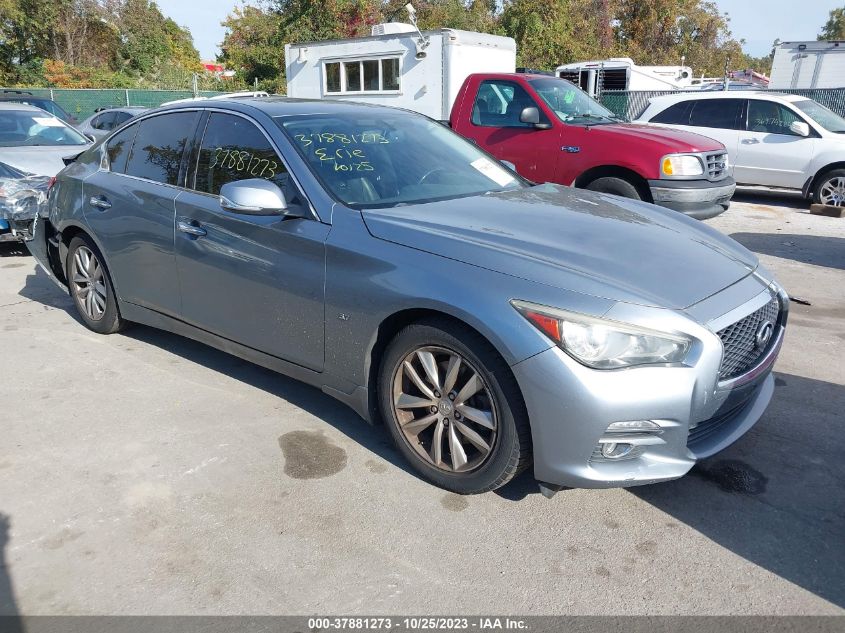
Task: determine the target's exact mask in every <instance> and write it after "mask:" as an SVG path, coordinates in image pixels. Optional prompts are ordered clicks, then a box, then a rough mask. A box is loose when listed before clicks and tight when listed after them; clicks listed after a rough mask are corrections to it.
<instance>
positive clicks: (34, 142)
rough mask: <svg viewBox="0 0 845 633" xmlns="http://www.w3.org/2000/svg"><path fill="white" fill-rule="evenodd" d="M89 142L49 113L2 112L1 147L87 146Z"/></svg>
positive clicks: (0, 127) (0, 120) (0, 112)
mask: <svg viewBox="0 0 845 633" xmlns="http://www.w3.org/2000/svg"><path fill="white" fill-rule="evenodd" d="M87 143H88V140H87V139H86V138H85V137H84V136H82V135H81V134H80V133H79V132H77V131H76V130H74V129H73V128H70V127H68V126H67V125H65V124H64V123H63V122H62V121H60V120H59V119H57V118H56V117H54V116H53V115H52V114H50V113H48V112H34V111H30V110H0V147H37V146H42V145H86V144H87Z"/></svg>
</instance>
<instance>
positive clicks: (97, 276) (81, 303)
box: [65, 235, 126, 334]
mask: <svg viewBox="0 0 845 633" xmlns="http://www.w3.org/2000/svg"><path fill="white" fill-rule="evenodd" d="M65 270H67V279H68V289H69V290H70V295H71V297H72V298H73V304H74V305H75V306H76V311H77V313H78V314H79V316H80V318H81V319H82V321H83V322H84V323H85V325H86V326H87V327H88V328H89V329H90V330H93V331H94V332H97V333H98V334H114V333H115V332H119V331H120V330H122V329H123V328H124V327H125V325H126V322H125V321H124V320H123V319H122V318H121V317H120V311H119V310H118V307H117V297H116V295H115V292H114V287H113V286H112V282H111V277H110V275H109V271H108V269H107V268H106V264H105V262H104V260H103V255H102V254H101V253H100V250H99V249H98V248H97V246H96V244H94V242H93V241H92V240H91V239H90V238H89V237H88V236H85V235H77V236H76V237H74V238H73V239H72V240H71V241H70V245H69V247H68V253H67V263H66V267H65Z"/></svg>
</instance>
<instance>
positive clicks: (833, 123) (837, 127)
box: [792, 99, 845, 134]
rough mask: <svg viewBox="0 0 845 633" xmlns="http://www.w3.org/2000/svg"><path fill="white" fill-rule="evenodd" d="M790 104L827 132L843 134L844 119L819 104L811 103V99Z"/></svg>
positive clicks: (844, 128)
mask: <svg viewBox="0 0 845 633" xmlns="http://www.w3.org/2000/svg"><path fill="white" fill-rule="evenodd" d="M792 104H793V105H794V106H795V107H796V108H798V109H799V110H801V112H803V113H804V114H806V115H807V116H808V117H810V118H811V119H813V121H815V122H816V123H818V124H819V125H821V126H822V127H823V128H824V129H826V130H827V131H828V132H835V133H837V134H845V119H843V118H842V117H841V116H839V115H838V114H836V113H835V112H833V111H832V110H828V109H827V108H826V107H824V106H823V105H822V104H821V103H818V102H816V101H813V100H812V99H806V100H802V101H793V102H792Z"/></svg>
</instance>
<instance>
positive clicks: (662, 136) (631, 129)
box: [590, 123, 725, 155]
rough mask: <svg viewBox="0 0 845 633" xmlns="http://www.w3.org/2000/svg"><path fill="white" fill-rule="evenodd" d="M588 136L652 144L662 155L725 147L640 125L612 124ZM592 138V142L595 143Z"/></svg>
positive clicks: (681, 132)
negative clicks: (596, 135) (593, 135)
mask: <svg viewBox="0 0 845 633" xmlns="http://www.w3.org/2000/svg"><path fill="white" fill-rule="evenodd" d="M590 134H598V135H599V136H602V137H603V138H602V140H603V141H604V142H606V143H615V144H616V145H617V146H618V144H619V143H627V142H629V141H630V142H634V141H636V142H637V143H642V142H643V141H645V142H648V143H651V144H653V145H654V146H655V147H656V149H658V151H659V153H661V154H662V155H666V154H674V153H678V152H714V151H719V150H724V149H725V146H724V145H722V144H721V143H720V142H719V141H716V140H714V139H712V138H708V137H707V136H702V135H701V134H695V133H694V132H687V131H684V130H673V129H670V128H667V127H659V126H655V125H644V124H642V123H612V124H607V125H594V126H591V127H590ZM596 140H597V139H596V138H593V141H596Z"/></svg>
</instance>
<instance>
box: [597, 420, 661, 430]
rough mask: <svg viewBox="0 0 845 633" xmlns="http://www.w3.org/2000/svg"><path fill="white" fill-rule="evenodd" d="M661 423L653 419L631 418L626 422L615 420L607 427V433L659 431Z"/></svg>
mask: <svg viewBox="0 0 845 633" xmlns="http://www.w3.org/2000/svg"><path fill="white" fill-rule="evenodd" d="M660 430H661V429H660V425H659V424H655V423H654V422H652V421H651V420H629V421H626V422H614V423H613V424H611V425H610V426H608V427H607V431H606V432H607V433H637V432H647V433H658V432H660Z"/></svg>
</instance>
